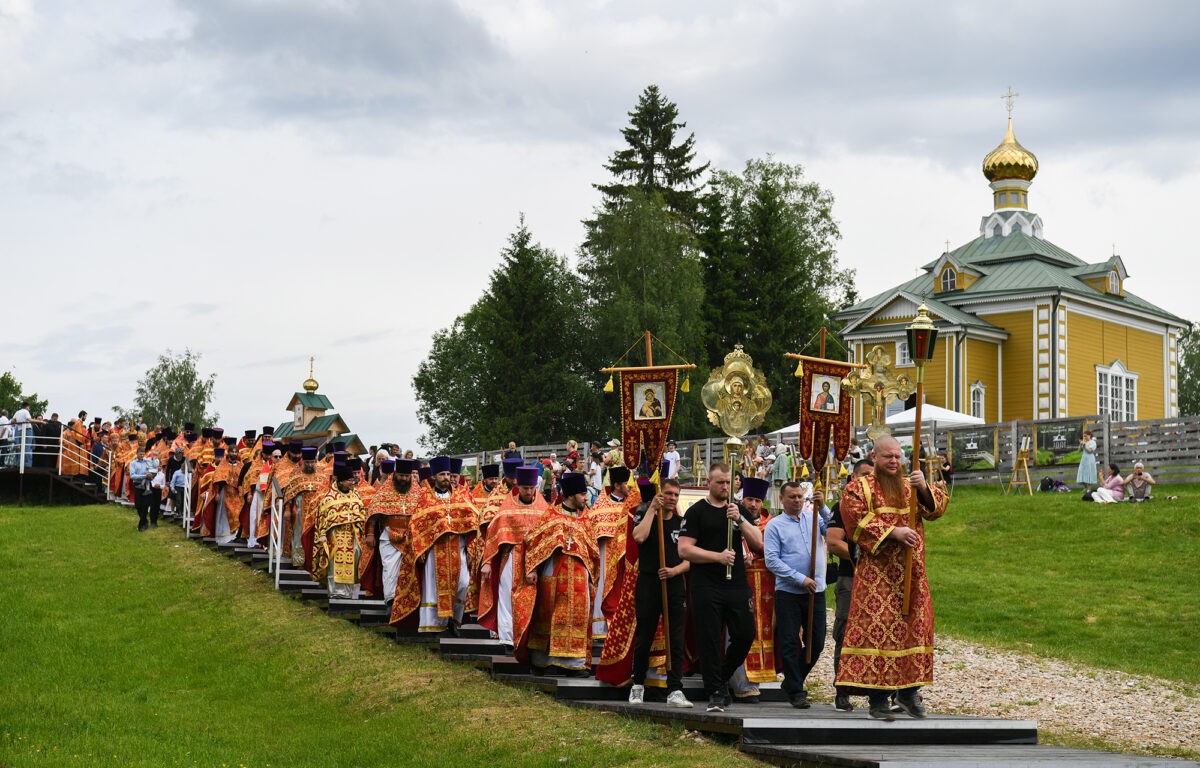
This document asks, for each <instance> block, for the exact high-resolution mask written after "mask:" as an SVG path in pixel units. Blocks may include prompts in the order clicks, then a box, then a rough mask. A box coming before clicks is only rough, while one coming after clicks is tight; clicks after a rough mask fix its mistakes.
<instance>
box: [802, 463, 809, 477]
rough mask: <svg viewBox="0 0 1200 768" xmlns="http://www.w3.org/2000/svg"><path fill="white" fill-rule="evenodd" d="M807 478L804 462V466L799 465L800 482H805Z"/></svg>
mask: <svg viewBox="0 0 1200 768" xmlns="http://www.w3.org/2000/svg"><path fill="white" fill-rule="evenodd" d="M808 478H809V474H808V462H807V461H806V462H804V464H803V465H801V468H800V479H801V480H807V479H808Z"/></svg>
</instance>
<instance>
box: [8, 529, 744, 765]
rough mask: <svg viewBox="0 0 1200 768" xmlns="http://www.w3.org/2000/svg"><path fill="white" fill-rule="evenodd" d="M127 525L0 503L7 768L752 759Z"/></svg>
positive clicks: (171, 535)
mask: <svg viewBox="0 0 1200 768" xmlns="http://www.w3.org/2000/svg"><path fill="white" fill-rule="evenodd" d="M135 525H136V518H135V517H134V516H133V515H132V514H131V513H130V512H128V511H125V510H121V509H118V508H116V507H112V506H98V507H58V508H30V507H27V508H24V509H16V508H12V507H0V563H3V569H2V570H0V575H2V579H0V766H4V768H11V767H12V766H26V765H39V766H40V765H49V766H95V765H120V766H185V765H186V766H193V765H196V766H254V767H255V768H257V767H258V766H286V767H288V768H293V767H296V766H373V765H381V766H382V765H388V766H401V765H412V766H444V765H455V766H562V765H567V766H571V765H597V766H600V765H634V766H658V765H662V766H694V765H751V764H757V763H753V762H752V761H751V760H749V758H747V757H745V756H743V755H741V754H739V753H737V752H736V751H735V750H734V749H733V748H731V747H728V746H724V745H720V744H713V743H696V742H695V741H694V740H693V739H692V738H690V737H688V736H687V735H686V734H685V733H684V732H683V731H681V730H678V729H670V728H665V727H661V726H656V725H651V724H648V723H640V722H633V721H629V720H626V719H623V718H620V717H614V716H611V715H604V714H600V713H595V712H589V711H583V710H576V709H571V708H568V707H565V706H562V705H560V704H557V703H555V702H553V701H552V700H551V699H549V698H548V697H546V696H544V695H541V694H536V693H531V692H527V691H521V690H517V689H514V688H510V687H507V686H504V685H502V684H498V683H494V682H492V681H491V680H490V679H489V678H488V677H487V676H486V675H484V674H483V673H481V672H478V671H476V670H474V669H470V668H467V667H464V666H460V665H455V664H450V663H446V662H442V661H441V660H440V659H438V658H437V657H436V656H434V655H433V654H431V653H430V652H429V651H427V650H423V649H420V648H407V647H403V646H397V645H395V644H394V643H392V642H390V641H388V640H386V639H384V638H381V637H379V636H376V635H375V634H373V633H371V632H368V631H365V630H363V629H360V628H358V627H355V626H353V625H350V624H348V623H345V622H343V621H341V620H338V619H331V618H329V617H326V616H325V615H324V614H323V613H321V612H320V611H319V610H317V609H316V608H313V607H311V606H307V605H304V604H302V603H300V602H298V601H295V600H292V599H289V598H288V597H285V596H283V595H280V594H278V593H276V592H275V591H274V590H273V589H272V586H271V583H270V581H269V580H268V578H267V577H266V576H265V575H263V574H258V573H254V572H252V571H250V570H249V569H247V568H246V567H245V566H243V565H241V564H239V563H235V562H232V561H230V560H228V559H226V558H224V557H223V556H221V555H218V554H216V553H213V552H211V551H209V550H207V549H205V548H203V547H200V546H197V545H196V544H194V543H190V542H186V541H184V540H183V538H182V534H181V533H180V531H179V530H178V528H175V527H162V528H159V529H157V530H152V531H150V532H147V533H145V534H138V533H137V532H136V531H135Z"/></svg>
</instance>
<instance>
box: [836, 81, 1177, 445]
mask: <svg viewBox="0 0 1200 768" xmlns="http://www.w3.org/2000/svg"><path fill="white" fill-rule="evenodd" d="M1011 95H1013V94H1011V93H1010V100H1009V115H1008V130H1007V132H1006V133H1005V135H1004V139H1003V141H1001V142H1000V145H999V146H997V147H996V148H995V149H993V150H992V151H991V152H989V153H988V154H987V155H986V156H985V157H984V158H983V175H984V177H985V178H986V179H987V180H988V184H989V187H990V188H991V193H992V211H991V212H990V213H988V214H987V215H986V216H984V217H983V219H982V222H981V223H980V225H979V236H978V237H976V238H975V239H974V240H971V241H970V242H968V243H965V244H963V245H960V246H959V247H957V248H954V249H953V250H950V249H949V248H947V250H946V251H945V252H943V253H942V254H941V255H940V256H938V257H937V258H935V259H933V260H932V261H930V262H929V263H927V264H924V265H923V266H922V274H921V275H920V276H918V277H916V278H914V279H912V280H909V281H908V282H905V283H902V284H901V285H898V286H896V287H894V288H891V289H890V290H887V291H884V292H883V293H880V294H878V295H876V296H872V297H871V298H869V299H866V300H864V301H861V302H859V303H858V304H855V305H853V306H851V307H848V308H847V309H844V310H841V311H840V312H838V313H836V314H834V316H833V319H834V321H835V322H837V323H838V324H840V333H841V335H842V338H843V340H844V341H845V342H846V346H847V349H848V350H850V353H851V355H852V357H851V359H852V360H856V361H862V360H863V359H864V358H865V356H866V354H867V353H868V352H870V350H871V349H872V347H874V346H876V345H878V346H880V347H882V348H883V349H884V351H885V352H887V353H888V354H890V355H891V356H892V360H893V363H894V365H895V367H896V370H897V372H904V371H906V370H907V372H908V373H909V374H910V378H913V380H915V368H914V367H913V363H912V359H911V357H910V356H909V351H908V348H907V346H908V345H907V341H906V338H905V327H906V326H907V325H908V324H909V323H910V322H912V319H913V318H914V317H915V316H916V314H917V307H918V306H920V304H921V303H922V302H924V303H925V304H926V305H927V306H928V307H929V314H930V317H931V318H932V319H933V320H934V322H935V324H936V325H937V327H938V330H939V336H938V342H937V350H936V354H935V357H934V359H933V360H932V361H931V362H930V363H929V364H927V365H926V366H925V394H926V398H925V399H926V402H928V403H932V404H933V405H938V406H941V407H943V408H949V409H952V410H955V411H959V412H961V413H968V414H971V415H972V416H977V417H979V418H982V419H983V420H984V421H985V422H988V423H995V422H1001V421H1013V420H1043V419H1055V418H1066V417H1075V416H1089V415H1096V414H1099V415H1102V416H1107V417H1108V418H1109V419H1110V420H1111V421H1114V422H1124V421H1136V420H1139V419H1154V418H1164V417H1165V418H1171V417H1175V416H1178V415H1179V410H1178V401H1177V370H1176V368H1177V357H1178V344H1179V338H1180V334H1181V333H1182V332H1183V331H1184V330H1185V329H1186V328H1187V326H1188V322H1187V321H1186V320H1184V319H1182V318H1180V317H1177V316H1176V315H1173V314H1171V313H1170V312H1168V311H1166V310H1165V309H1162V308H1160V307H1157V306H1155V305H1154V304H1151V303H1150V302H1148V301H1146V300H1145V299H1142V298H1140V297H1138V296H1136V295H1135V294H1133V293H1131V292H1130V291H1129V290H1128V289H1127V288H1126V281H1127V280H1128V278H1129V272H1128V271H1127V269H1126V265H1125V262H1124V261H1123V260H1122V259H1121V257H1120V256H1118V255H1115V254H1114V255H1113V256H1111V257H1110V258H1107V259H1105V260H1103V261H1088V260H1085V259H1081V258H1079V257H1077V256H1075V255H1074V254H1072V253H1070V252H1068V251H1067V250H1065V249H1064V248H1062V247H1060V246H1058V245H1055V244H1054V243H1052V242H1050V241H1049V240H1047V239H1046V238H1045V236H1044V235H1043V226H1042V218H1041V217H1040V216H1039V215H1037V214H1036V213H1034V212H1032V211H1031V210H1030V207H1029V189H1030V186H1031V185H1032V183H1033V179H1034V177H1035V176H1036V175H1037V172H1038V160H1037V157H1036V156H1035V155H1034V154H1033V153H1032V152H1030V151H1029V150H1027V149H1026V148H1025V147H1023V146H1021V144H1020V143H1019V142H1018V141H1017V139H1016V136H1015V135H1014V134H1013V123H1012V102H1011ZM913 404H915V397H914V398H913V399H911V400H910V402H909V403H908V404H907V405H908V406H911V405H913ZM855 407H856V409H857V410H856V413H855V421H856V423H859V424H862V423H864V420H869V414H866V415H864V414H863V413H862V404H861V403H857V404H856V406H855ZM898 407H903V406H899V404H898ZM864 417H865V418H864Z"/></svg>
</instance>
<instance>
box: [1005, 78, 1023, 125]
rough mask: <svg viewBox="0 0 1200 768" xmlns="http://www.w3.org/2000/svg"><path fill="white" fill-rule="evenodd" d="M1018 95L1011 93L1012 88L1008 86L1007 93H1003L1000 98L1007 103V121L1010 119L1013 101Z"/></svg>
mask: <svg viewBox="0 0 1200 768" xmlns="http://www.w3.org/2000/svg"><path fill="white" fill-rule="evenodd" d="M1020 95H1021V94H1019V93H1013V89H1012V86H1011V85H1010V86H1008V93H1005V94H1003V95H1002V96H1001V97H1000V98H1002V99H1004V101H1005V102H1006V103H1007V106H1008V117H1009V119H1012V108H1013V99H1015V98H1017V97H1018V96H1020Z"/></svg>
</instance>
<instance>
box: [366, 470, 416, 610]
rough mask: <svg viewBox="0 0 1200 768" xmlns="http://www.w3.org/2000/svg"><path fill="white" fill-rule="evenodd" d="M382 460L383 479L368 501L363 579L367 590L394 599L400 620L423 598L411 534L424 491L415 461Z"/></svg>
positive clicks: (382, 597) (369, 592) (392, 601)
mask: <svg viewBox="0 0 1200 768" xmlns="http://www.w3.org/2000/svg"><path fill="white" fill-rule="evenodd" d="M380 464H381V465H382V466H381V467H380V470H381V473H382V482H381V483H380V485H379V487H378V488H377V489H376V490H375V495H374V496H372V497H371V501H370V502H369V503H368V504H367V543H366V546H365V547H364V550H363V558H362V565H361V567H360V568H359V581H360V582H361V583H362V588H363V591H364V592H366V593H367V594H370V595H372V596H373V597H376V598H380V599H382V600H383V601H384V602H387V603H391V605H392V615H393V616H394V617H395V618H396V619H397V621H399V620H403V619H404V618H406V617H407V616H408V615H409V614H411V613H412V612H413V611H415V610H416V609H417V605H418V603H420V602H421V589H420V585H419V584H418V583H417V572H416V570H415V569H414V568H412V567H411V564H412V561H413V556H412V547H411V546H410V545H409V537H408V532H409V520H410V519H411V518H412V514H413V512H414V511H416V509H417V505H418V504H419V503H420V501H421V492H420V490H419V489H418V488H417V487H416V485H415V484H414V483H413V481H412V469H413V467H414V466H415V465H416V462H415V461H412V460H411V459H384V460H383V461H382V462H380ZM388 465H390V466H388ZM405 566H409V567H405Z"/></svg>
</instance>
